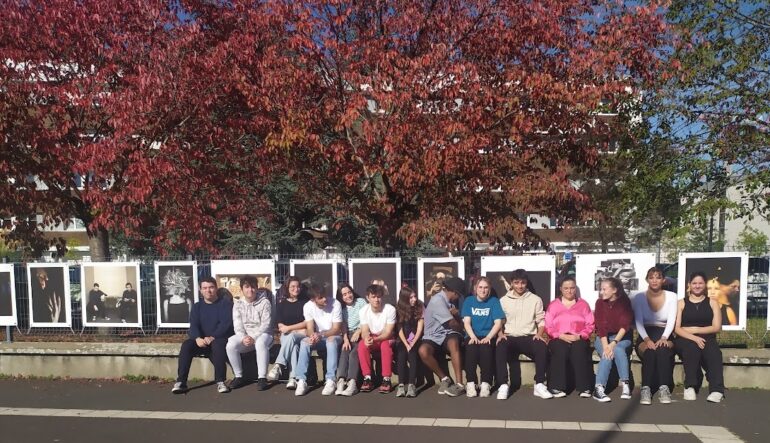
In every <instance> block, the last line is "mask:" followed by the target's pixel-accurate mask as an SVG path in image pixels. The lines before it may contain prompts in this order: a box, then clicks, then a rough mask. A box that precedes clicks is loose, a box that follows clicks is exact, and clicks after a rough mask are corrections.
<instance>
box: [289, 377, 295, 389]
mask: <svg viewBox="0 0 770 443" xmlns="http://www.w3.org/2000/svg"><path fill="white" fill-rule="evenodd" d="M286 389H297V379H296V378H294V377H291V378H289V381H287V382H286Z"/></svg>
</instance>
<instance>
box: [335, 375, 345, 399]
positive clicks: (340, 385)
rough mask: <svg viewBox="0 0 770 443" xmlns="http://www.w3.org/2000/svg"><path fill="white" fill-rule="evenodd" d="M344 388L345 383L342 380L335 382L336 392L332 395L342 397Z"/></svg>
mask: <svg viewBox="0 0 770 443" xmlns="http://www.w3.org/2000/svg"><path fill="white" fill-rule="evenodd" d="M345 386H347V383H346V382H345V379H344V378H341V379H339V380H337V390H336V391H334V395H342V393H343V392H345Z"/></svg>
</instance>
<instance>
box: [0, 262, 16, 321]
mask: <svg viewBox="0 0 770 443" xmlns="http://www.w3.org/2000/svg"><path fill="white" fill-rule="evenodd" d="M17 324H18V320H17V317H16V285H15V280H14V275H13V265H12V264H0V326H16V325H17Z"/></svg>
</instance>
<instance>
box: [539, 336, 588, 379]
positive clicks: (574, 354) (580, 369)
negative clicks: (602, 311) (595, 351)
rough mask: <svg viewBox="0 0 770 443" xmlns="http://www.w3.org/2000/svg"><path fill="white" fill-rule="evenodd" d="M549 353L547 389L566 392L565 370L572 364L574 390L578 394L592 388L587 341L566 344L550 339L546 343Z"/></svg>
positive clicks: (562, 341)
mask: <svg viewBox="0 0 770 443" xmlns="http://www.w3.org/2000/svg"><path fill="white" fill-rule="evenodd" d="M548 348H549V349H550V351H551V374H550V377H549V379H548V387H549V388H553V389H558V390H560V391H566V390H567V368H568V363H572V369H573V371H574V373H575V389H577V390H578V391H580V392H583V391H588V390H590V389H591V388H592V387H593V383H594V377H593V372H592V369H591V368H592V366H591V364H592V363H591V352H592V349H591V346H590V345H589V344H588V340H582V339H581V340H578V341H576V342H573V343H567V342H566V341H564V340H561V339H558V338H557V339H552V340H551V341H550V342H549V343H548Z"/></svg>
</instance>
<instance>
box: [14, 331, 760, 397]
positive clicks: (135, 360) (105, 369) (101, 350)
mask: <svg viewBox="0 0 770 443" xmlns="http://www.w3.org/2000/svg"><path fill="white" fill-rule="evenodd" d="M272 351H273V352H271V354H273V355H275V352H277V347H276V346H274V347H273V350H272ZM178 352H179V344H168V343H24V342H16V343H10V344H8V343H3V344H0V374H6V375H13V376H36V377H70V378H119V377H123V376H126V375H142V376H146V377H159V378H168V379H173V378H176V370H177V355H178ZM247 355H248V354H247ZM722 355H723V361H724V364H725V369H724V371H725V384H726V386H727V387H728V388H761V389H769V388H770V349H723V350H722ZM635 357H636V356H635V355H634V356H633V358H632V362H631V368H632V371H633V372H634V378H635V380H637V381H638V380H641V363H640V362H639V360H638V359H636V358H635ZM594 358H596V355H594ZM271 360H272V359H271ZM317 364H318V365H320V364H321V362H320V361H317ZM450 368H451V365H450ZM245 370H246V371H245V372H246V373H245V374H244V375H245V376H246V377H253V376H254V375H255V372H256V367H255V365H254V364H253V360H251V359H249V361H248V364H247V365H246V367H245ZM521 372H522V381H523V382H524V384H528V383H531V381H532V378H533V376H534V365H533V364H532V362H531V361H529V360H527V359H526V358H522V360H521ZM319 374H322V372H320V368H319ZM229 376H232V374H229ZM190 378H191V379H195V378H197V379H201V380H212V379H213V378H214V370H213V368H212V366H211V364H210V363H209V361H208V360H207V359H205V358H196V359H194V361H193V365H192V369H191V371H190ZM674 379H675V380H676V381H677V382H681V381H682V380H683V374H682V365H681V363H679V362H677V365H676V367H675V370H674Z"/></svg>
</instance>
